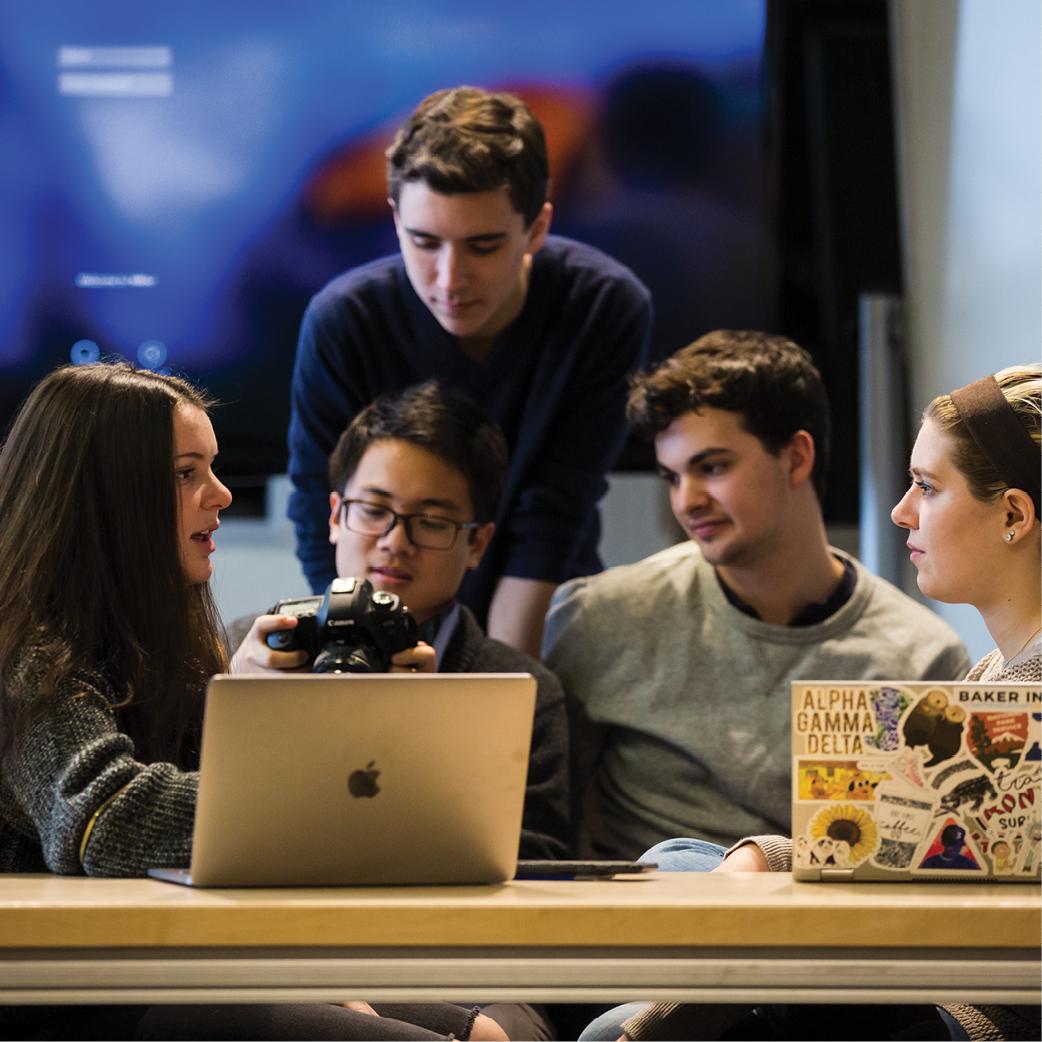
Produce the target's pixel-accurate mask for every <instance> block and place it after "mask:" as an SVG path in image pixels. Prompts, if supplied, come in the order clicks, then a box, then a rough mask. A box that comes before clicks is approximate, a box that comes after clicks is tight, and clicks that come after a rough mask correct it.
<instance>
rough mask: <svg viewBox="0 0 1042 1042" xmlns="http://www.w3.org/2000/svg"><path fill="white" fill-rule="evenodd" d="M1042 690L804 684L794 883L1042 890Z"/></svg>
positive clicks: (799, 693)
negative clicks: (923, 883)
mask: <svg viewBox="0 0 1042 1042" xmlns="http://www.w3.org/2000/svg"><path fill="white" fill-rule="evenodd" d="M1040 740H1042V686H1040V685H1039V684H1024V683H1019V684H1013V683H990V684H985V683H971V682H968V681H962V682H957V683H935V682H923V681H920V682H908V681H903V680H891V681H875V682H871V683H869V682H851V683H845V682H843V681H819V682H815V681H807V682H805V683H794V684H793V685H792V748H793V763H792V798H793V803H792V836H793V859H792V863H793V875H794V876H795V877H796V878H797V879H808V880H810V879H814V880H829V879H832V880H852V881H854V882H857V881H859V880H869V881H872V882H879V881H883V880H894V881H905V880H912V879H914V880H947V881H959V882H967V881H970V880H987V881H990V882H1016V881H1022V882H1029V883H1032V882H1033V883H1037V882H1038V880H1039V878H1040V863H1042V789H1040V781H1042V774H1040V770H1042V748H1040Z"/></svg>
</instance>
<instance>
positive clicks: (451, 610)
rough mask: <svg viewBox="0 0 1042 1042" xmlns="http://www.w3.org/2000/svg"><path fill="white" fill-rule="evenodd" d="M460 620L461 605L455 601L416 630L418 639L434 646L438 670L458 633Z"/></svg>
mask: <svg viewBox="0 0 1042 1042" xmlns="http://www.w3.org/2000/svg"><path fill="white" fill-rule="evenodd" d="M459 618H460V611H459V604H457V602H456V601H453V602H452V604H451V605H450V606H449V607H448V608H446V609H445V611H443V612H439V613H438V614H437V615H432V616H431V617H430V618H429V619H428V620H427V621H426V622H424V623H421V624H420V625H419V626H418V627H417V628H416V637H417V639H418V640H425V641H426V642H427V643H428V644H430V645H432V646H433V648H434V659H435V662H436V663H437V665H436V668H437V669H438V670H440V669H441V660H442V658H443V657H444V655H445V650H446V648H448V646H449V642H450V641H451V640H452V635H453V634H454V633H455V632H456V627H457V626H458V625H459Z"/></svg>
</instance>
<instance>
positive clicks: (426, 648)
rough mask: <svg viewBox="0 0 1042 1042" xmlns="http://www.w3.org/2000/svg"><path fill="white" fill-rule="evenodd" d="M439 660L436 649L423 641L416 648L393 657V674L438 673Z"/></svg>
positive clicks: (407, 649)
mask: <svg viewBox="0 0 1042 1042" xmlns="http://www.w3.org/2000/svg"><path fill="white" fill-rule="evenodd" d="M437 670H438V660H437V658H436V656H435V654H434V648H432V647H431V646H430V644H425V643H424V642H423V641H422V640H421V641H420V642H419V644H417V645H416V646H415V647H412V648H406V649H405V650H404V651H399V652H398V654H397V655H392V656H391V672H392V673H436V672H437Z"/></svg>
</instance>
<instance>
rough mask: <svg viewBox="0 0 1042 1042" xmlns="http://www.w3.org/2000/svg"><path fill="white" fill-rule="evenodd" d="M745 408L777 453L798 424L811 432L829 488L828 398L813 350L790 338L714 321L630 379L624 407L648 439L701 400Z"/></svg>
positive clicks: (820, 487) (753, 428)
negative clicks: (722, 325)
mask: <svg viewBox="0 0 1042 1042" xmlns="http://www.w3.org/2000/svg"><path fill="white" fill-rule="evenodd" d="M706 406H708V407H709V408H713V409H725V410H727V411H728V412H736V413H739V414H740V415H741V418H742V423H743V425H744V427H745V429H746V430H747V431H749V433H750V434H754V435H756V437H757V438H759V439H760V441H761V442H763V445H764V448H766V449H767V451H768V452H771V453H774V454H777V453H778V452H780V451H781V449H782V448H783V447H784V446H785V445H787V444H788V443H789V442H790V441H791V440H792V436H793V435H794V434H795V433H796V432H797V431H799V430H805V431H807V433H808V434H810V436H811V437H812V438H813V439H814V469H813V471H812V473H811V480H812V481H813V483H814V490H815V491H816V492H817V495H818V499H819V500H821V499H823V498H824V496H825V475H826V472H827V471H828V462H829V437H830V429H829V404H828V397H827V395H826V394H825V386H824V384H823V383H822V382H821V374H820V373H819V372H818V370H817V368H816V367H815V365H814V362H813V361H812V359H811V357H810V355H809V354H808V353H807V352H806V351H805V350H804V349H803V348H802V347H800V346H799V344H796V343H794V342H793V341H792V340H789V339H787V338H786V337H782V336H774V335H772V334H770V333H761V332H757V331H753V330H735V329H717V330H715V331H714V332H712V333H706V335H705V336H702V337H699V339H698V340H696V341H695V342H694V343H692V344H688V345H687V347H682V348H681V349H680V350H679V351H678V352H677V353H676V354H675V355H673V356H672V357H671V358H667V359H666V360H665V361H664V362H663V363H661V365H659V366H657V367H656V368H654V369H651V370H649V371H647V372H645V373H641V374H639V375H638V376H637V377H635V378H634V379H633V381H632V385H631V389H630V396H629V401H628V403H627V406H626V415H627V418H628V419H629V422H630V425H631V426H632V428H633V430H634V432H635V433H636V434H637V435H638V436H640V437H642V438H645V439H647V440H648V441H650V440H652V439H653V438H654V437H655V436H656V435H658V434H661V433H662V431H664V430H665V429H666V428H667V427H668V426H669V425H670V424H671V423H672V422H673V421H674V420H675V419H677V417H679V416H682V415H683V414H684V413H686V412H698V411H699V410H700V409H702V408H703V407H706Z"/></svg>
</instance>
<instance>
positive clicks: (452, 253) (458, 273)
mask: <svg viewBox="0 0 1042 1042" xmlns="http://www.w3.org/2000/svg"><path fill="white" fill-rule="evenodd" d="M437 264H438V268H437V279H438V289H440V290H441V291H442V292H443V293H445V294H447V295H450V296H451V295H452V294H453V293H458V292H459V291H460V290H462V289H464V288H465V287H466V284H467V261H466V258H465V257H464V255H463V251H462V249H461V248H460V247H459V246H457V245H456V244H455V243H452V242H446V243H443V244H442V247H441V249H440V250H439V251H438V261H437Z"/></svg>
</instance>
